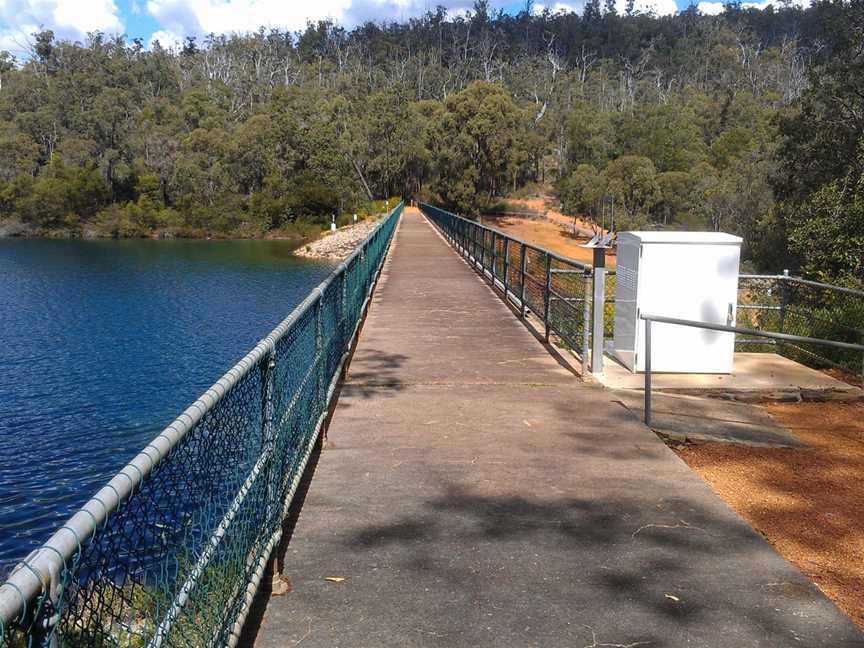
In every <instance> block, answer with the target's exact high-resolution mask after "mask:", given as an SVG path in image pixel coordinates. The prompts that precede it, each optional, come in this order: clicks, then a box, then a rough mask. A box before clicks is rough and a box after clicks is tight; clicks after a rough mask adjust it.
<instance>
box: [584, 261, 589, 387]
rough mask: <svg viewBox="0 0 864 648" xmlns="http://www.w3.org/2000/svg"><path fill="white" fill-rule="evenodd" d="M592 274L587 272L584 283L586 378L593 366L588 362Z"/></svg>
mask: <svg viewBox="0 0 864 648" xmlns="http://www.w3.org/2000/svg"><path fill="white" fill-rule="evenodd" d="M590 295H591V272H590V271H588V270H586V271H585V278H584V279H583V283H582V375H583V376H586V375H587V374H588V371H589V370H590V367H591V364H590V363H589V362H588V352H589V349H590V344H591V342H590V340H591V299H590Z"/></svg>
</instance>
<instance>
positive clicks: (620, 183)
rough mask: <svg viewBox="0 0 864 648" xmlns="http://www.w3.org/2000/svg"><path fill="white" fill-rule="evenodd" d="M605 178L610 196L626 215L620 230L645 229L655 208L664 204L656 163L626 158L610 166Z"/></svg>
mask: <svg viewBox="0 0 864 648" xmlns="http://www.w3.org/2000/svg"><path fill="white" fill-rule="evenodd" d="M603 175H604V177H605V180H606V191H607V193H608V194H609V195H610V196H612V197H613V198H614V200H615V201H616V202H617V203H618V204H620V205H621V207H622V210H623V212H624V214H623V218H619V221H618V222H619V229H639V228H641V227H644V226H645V224H646V223H647V222H648V217H649V213H650V210H651V208H652V207H654V205H655V204H657V202H658V201H659V200H660V185H659V184H658V183H657V171H656V169H655V168H654V163H653V162H652V161H651V160H650V159H648V158H646V157H642V156H639V155H622V156H621V157H619V158H616V159H614V160H612V162H610V163H609V164H608V165H607V166H606V170H605V172H604V174H603Z"/></svg>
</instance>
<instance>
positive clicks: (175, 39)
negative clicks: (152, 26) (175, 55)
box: [147, 29, 183, 50]
mask: <svg viewBox="0 0 864 648" xmlns="http://www.w3.org/2000/svg"><path fill="white" fill-rule="evenodd" d="M156 41H159V45H161V46H162V47H163V48H165V49H166V50H179V49H181V48H182V47H183V37H182V36H180V35H178V34H175V33H174V32H170V31H166V30H164V29H160V30H159V31H157V32H153V35H152V36H151V37H150V40H149V41H148V43H147V49H153V45H154V44H155V43H156Z"/></svg>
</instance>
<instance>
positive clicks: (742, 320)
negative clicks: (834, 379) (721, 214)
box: [736, 274, 864, 374]
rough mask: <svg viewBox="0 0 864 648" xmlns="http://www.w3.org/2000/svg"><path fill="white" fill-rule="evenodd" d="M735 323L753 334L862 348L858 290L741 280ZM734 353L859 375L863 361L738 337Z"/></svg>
mask: <svg viewBox="0 0 864 648" xmlns="http://www.w3.org/2000/svg"><path fill="white" fill-rule="evenodd" d="M737 319H738V323H739V324H742V325H743V326H744V327H746V328H751V329H755V330H758V331H773V332H777V333H790V334H792V335H796V336H799V337H809V338H819V339H830V340H839V341H842V342H849V343H852V344H864V291H861V290H855V289H852V288H846V287H843V286H834V285H831V284H826V283H821V282H818V281H810V280H808V279H803V278H801V277H793V276H789V275H788V274H782V275H741V277H740V280H739V288H738V318H737ZM736 346H737V348H738V349H740V350H745V349H747V350H757V351H758V350H770V351H776V352H777V353H779V354H780V355H783V356H786V357H789V358H791V359H793V360H796V361H799V362H802V363H804V364H808V365H811V366H815V367H820V368H824V367H837V368H840V369H842V370H844V371H847V372H850V373H854V374H861V373H864V357H862V355H861V354H858V353H857V351H854V350H850V349H847V348H832V347H824V346H821V345H816V344H813V343H809V342H796V341H787V340H782V339H770V340H767V339H764V336H761V337H755V336H741V337H739V338H738V339H737V340H736Z"/></svg>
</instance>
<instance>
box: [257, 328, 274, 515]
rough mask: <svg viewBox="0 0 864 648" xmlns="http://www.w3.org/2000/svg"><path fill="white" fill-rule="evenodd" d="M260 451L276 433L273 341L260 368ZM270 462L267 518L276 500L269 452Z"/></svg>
mask: <svg viewBox="0 0 864 648" xmlns="http://www.w3.org/2000/svg"><path fill="white" fill-rule="evenodd" d="M261 373H262V375H261V452H262V453H263V452H266V451H267V450H268V449H269V448H270V446H271V445H273V444H274V443H275V440H276V435H275V434H274V426H273V419H274V418H275V417H274V405H273V394H274V392H275V391H276V379H275V374H276V343H275V342H274V343H273V348H272V349H270V352H269V353H268V354H267V355H266V357H265V359H264V363H263V367H262V369H261ZM270 455H271V459H270V463H269V465H268V466H267V473H268V479H267V520H270V516H271V515H272V514H273V505H274V502H275V501H276V493H275V487H274V485H273V475H272V474H271V472H272V471H271V470H270V469H271V468H272V461H273V456H274V454H273V453H272V452H271V453H270Z"/></svg>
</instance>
